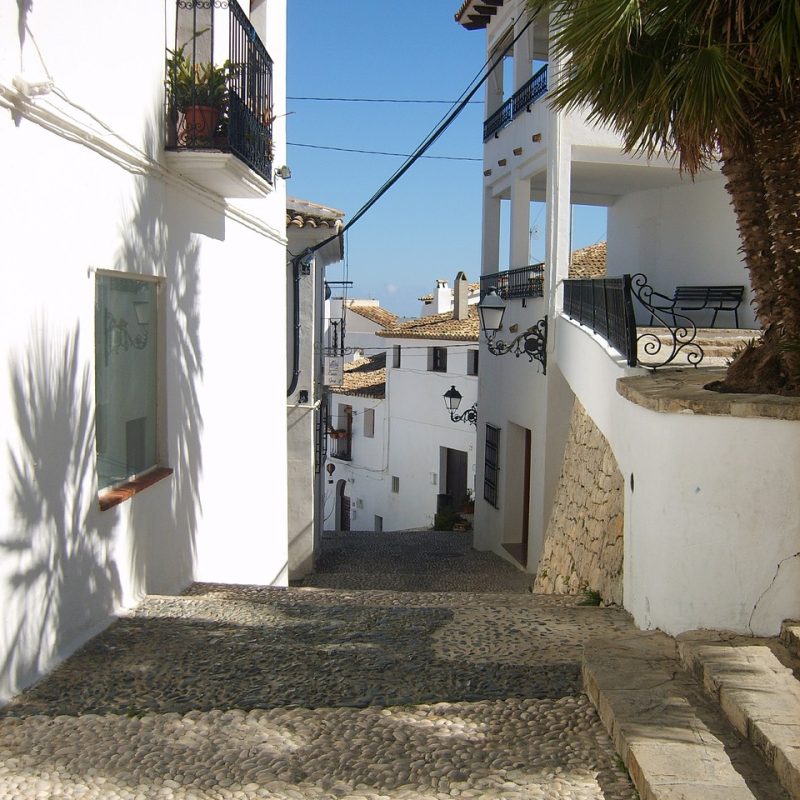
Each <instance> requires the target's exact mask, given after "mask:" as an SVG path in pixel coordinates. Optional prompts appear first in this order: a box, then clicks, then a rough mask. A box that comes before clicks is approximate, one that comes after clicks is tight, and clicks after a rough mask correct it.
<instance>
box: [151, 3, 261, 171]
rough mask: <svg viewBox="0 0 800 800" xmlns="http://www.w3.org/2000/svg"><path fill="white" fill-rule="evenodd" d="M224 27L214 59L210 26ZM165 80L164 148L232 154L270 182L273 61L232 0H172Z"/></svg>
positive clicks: (251, 26)
mask: <svg viewBox="0 0 800 800" xmlns="http://www.w3.org/2000/svg"><path fill="white" fill-rule="evenodd" d="M221 14H227V20H224V19H218V17H219V15H221ZM215 22H216V24H215ZM226 28H227V31H228V48H227V49H228V59H227V60H226V61H225V62H224V63H223V64H221V65H219V64H218V63H217V62H215V59H214V42H215V32H216V33H217V36H218V37H219V31H220V30H223V31H224V30H225V29H226ZM166 86H167V120H168V124H167V149H169V150H214V151H222V152H230V153H233V154H234V155H236V156H237V157H238V158H239V159H240V160H241V161H243V162H244V163H245V164H246V165H247V166H248V167H250V168H251V169H252V170H253V171H254V172H256V173H257V174H258V175H260V176H261V177H262V178H264V179H266V180H267V181H270V182H271V181H272V158H273V157H272V148H273V145H272V59H271V58H270V56H269V54H268V53H267V50H266V48H265V47H264V44H263V42H262V41H261V39H260V38H259V36H258V34H257V33H256V31H255V28H254V27H253V25H252V23H251V22H250V20H249V19H248V18H247V15H246V14H245V13H244V11H242V9H241V7H240V6H239V4H238V2H236V0H215V2H213V3H209V2H208V0H176V43H175V49H174V50H170V51H168V53H167V76H166Z"/></svg>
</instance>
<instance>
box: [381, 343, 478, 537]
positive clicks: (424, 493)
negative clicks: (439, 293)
mask: <svg viewBox="0 0 800 800" xmlns="http://www.w3.org/2000/svg"><path fill="white" fill-rule="evenodd" d="M385 341H386V342H387V344H388V345H389V357H388V359H387V360H388V362H389V367H388V369H387V375H388V380H387V383H388V389H387V391H388V398H389V414H390V429H389V441H390V446H389V467H388V474H389V478H388V480H389V489H390V490H391V476H397V477H398V478H400V491H399V493H392V492H391V491H390V492H389V494H388V496H387V505H386V516H385V520H384V527H385V529H386V530H401V529H406V528H417V527H426V526H430V525H433V521H434V515H435V513H436V495H437V494H440V493H443V492H444V490H445V489H444V476H443V475H441V474H440V471H441V469H440V468H441V464H440V457H441V451H440V448H443V447H445V448H451V449H453V450H461V451H463V452H466V453H467V485H468V487H470V488H473V487H474V480H475V444H476V429H475V428H474V427H473V426H472V425H469V424H466V423H463V422H452V421H451V420H450V416H449V414H448V412H447V410H446V409H445V404H444V399H443V395H444V393H445V392H446V391H447V390H448V389H449V388H450V387H451V386H452V385H454V386H455V387H456V389H458V391H459V392H461V394H462V396H463V398H462V400H461V405H460V407H459V409H458V413H462V412H463V411H465V410H466V409H468V408H469V407H470V406H472V404H473V403H475V402H476V401H477V397H478V378H477V377H476V376H469V375H467V374H466V373H467V351H468V350H474V349H477V342H463V343H462V342H453V341H439V340H428V339H385ZM396 344H399V345H400V346H401V347H402V351H401V365H400V367H399V368H394V367H392V366H391V363H392V356H391V353H392V350H391V348H392V347H393V346H394V345H396ZM434 346H443V347H447V348H448V354H447V372H430V371H428V352H427V348H428V347H434ZM482 366H483V364H482V363H481V364H479V371H480V369H481V368H482ZM480 414H481V408H480V407H479V408H478V415H479V418H480ZM479 424H480V422H479Z"/></svg>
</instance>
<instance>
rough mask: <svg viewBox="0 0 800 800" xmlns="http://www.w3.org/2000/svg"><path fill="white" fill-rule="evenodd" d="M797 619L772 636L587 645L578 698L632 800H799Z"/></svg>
mask: <svg viewBox="0 0 800 800" xmlns="http://www.w3.org/2000/svg"><path fill="white" fill-rule="evenodd" d="M799 676H800V622H792V621H787V622H785V623H784V625H783V629H782V632H781V637H780V639H777V638H775V639H763V638H755V637H745V636H738V635H736V634H731V633H725V632H717V631H694V632H690V633H686V634H682V635H681V636H679V637H677V639H673V638H672V637H670V636H667V635H665V634H663V633H661V632H659V631H633V632H628V633H625V634H620V635H617V636H613V637H607V638H603V639H593V640H590V641H588V642H587V644H586V646H585V651H584V660H583V679H584V686H585V688H586V692H587V694H588V695H589V698H590V699H591V700H592V702H593V703H594V705H595V707H596V708H597V710H598V713H599V714H600V718H601V719H602V721H603V723H604V725H605V726H606V729H607V730H608V732H609V734H610V736H611V738H612V739H613V741H614V745H615V747H616V748H617V752H618V753H619V755H620V756H621V758H622V759H623V761H624V762H625V765H626V767H627V769H628V771H629V773H630V775H631V778H632V779H633V782H634V784H635V785H636V788H637V790H638V792H639V795H640V797H641V800H787V799H790V800H800V681H799V680H798V677H799Z"/></svg>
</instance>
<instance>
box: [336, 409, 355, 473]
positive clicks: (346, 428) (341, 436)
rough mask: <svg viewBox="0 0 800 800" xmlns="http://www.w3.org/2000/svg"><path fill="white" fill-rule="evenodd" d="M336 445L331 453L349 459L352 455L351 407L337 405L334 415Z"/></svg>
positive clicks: (345, 459)
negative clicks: (337, 410) (335, 415)
mask: <svg viewBox="0 0 800 800" xmlns="http://www.w3.org/2000/svg"><path fill="white" fill-rule="evenodd" d="M335 433H336V438H335V440H334V441H335V442H336V447H335V448H334V451H333V453H332V455H333V456H334V457H335V458H341V459H342V460H343V461H350V460H351V459H352V457H353V449H352V445H353V407H352V406H345V405H340V406H339V413H338V415H337V417H336V426H335Z"/></svg>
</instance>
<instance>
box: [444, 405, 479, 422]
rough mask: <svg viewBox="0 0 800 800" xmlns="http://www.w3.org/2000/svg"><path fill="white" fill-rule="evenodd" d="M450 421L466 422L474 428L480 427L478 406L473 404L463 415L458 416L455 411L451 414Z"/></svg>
mask: <svg viewBox="0 0 800 800" xmlns="http://www.w3.org/2000/svg"><path fill="white" fill-rule="evenodd" d="M450 419H451V420H453V422H465V423H467V424H468V425H472V426H473V427H475V428H477V427H478V404H477V403H473V404H472V406H471V407H470V408H468V409H467V410H466V411H465V412H464V413H463V414H456V412H455V411H451V412H450Z"/></svg>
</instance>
